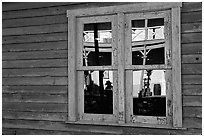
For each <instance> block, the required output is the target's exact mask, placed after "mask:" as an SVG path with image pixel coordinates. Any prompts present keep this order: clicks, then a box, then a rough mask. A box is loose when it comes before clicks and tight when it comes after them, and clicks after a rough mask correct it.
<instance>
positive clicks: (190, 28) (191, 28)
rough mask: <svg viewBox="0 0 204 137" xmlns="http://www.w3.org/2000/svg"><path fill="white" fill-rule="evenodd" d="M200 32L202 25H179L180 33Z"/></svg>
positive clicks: (199, 23)
mask: <svg viewBox="0 0 204 137" xmlns="http://www.w3.org/2000/svg"><path fill="white" fill-rule="evenodd" d="M193 32H202V23H201V22H198V23H197V22H196V23H188V24H182V25H181V33H193Z"/></svg>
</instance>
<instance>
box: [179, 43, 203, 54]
mask: <svg viewBox="0 0 204 137" xmlns="http://www.w3.org/2000/svg"><path fill="white" fill-rule="evenodd" d="M201 53H202V43H186V44H181V54H183V55H186V54H201Z"/></svg>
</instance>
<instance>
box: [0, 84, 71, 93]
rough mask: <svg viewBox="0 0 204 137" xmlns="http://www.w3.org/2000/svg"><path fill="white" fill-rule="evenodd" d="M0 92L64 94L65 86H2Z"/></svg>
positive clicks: (65, 91)
mask: <svg viewBox="0 0 204 137" xmlns="http://www.w3.org/2000/svg"><path fill="white" fill-rule="evenodd" d="M2 93H10V94H12V93H23V94H34V93H35V94H65V93H67V86H45V85H42V86H33V85H32V86H2Z"/></svg>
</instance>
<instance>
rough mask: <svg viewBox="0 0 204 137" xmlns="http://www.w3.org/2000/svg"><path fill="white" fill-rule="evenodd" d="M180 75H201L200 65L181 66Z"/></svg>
mask: <svg viewBox="0 0 204 137" xmlns="http://www.w3.org/2000/svg"><path fill="white" fill-rule="evenodd" d="M181 69H182V70H181V74H195V75H198V74H202V64H181Z"/></svg>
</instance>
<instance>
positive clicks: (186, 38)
mask: <svg viewBox="0 0 204 137" xmlns="http://www.w3.org/2000/svg"><path fill="white" fill-rule="evenodd" d="M200 42H202V33H200V32H199V33H184V34H182V35H181V43H182V44H185V43H200Z"/></svg>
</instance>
